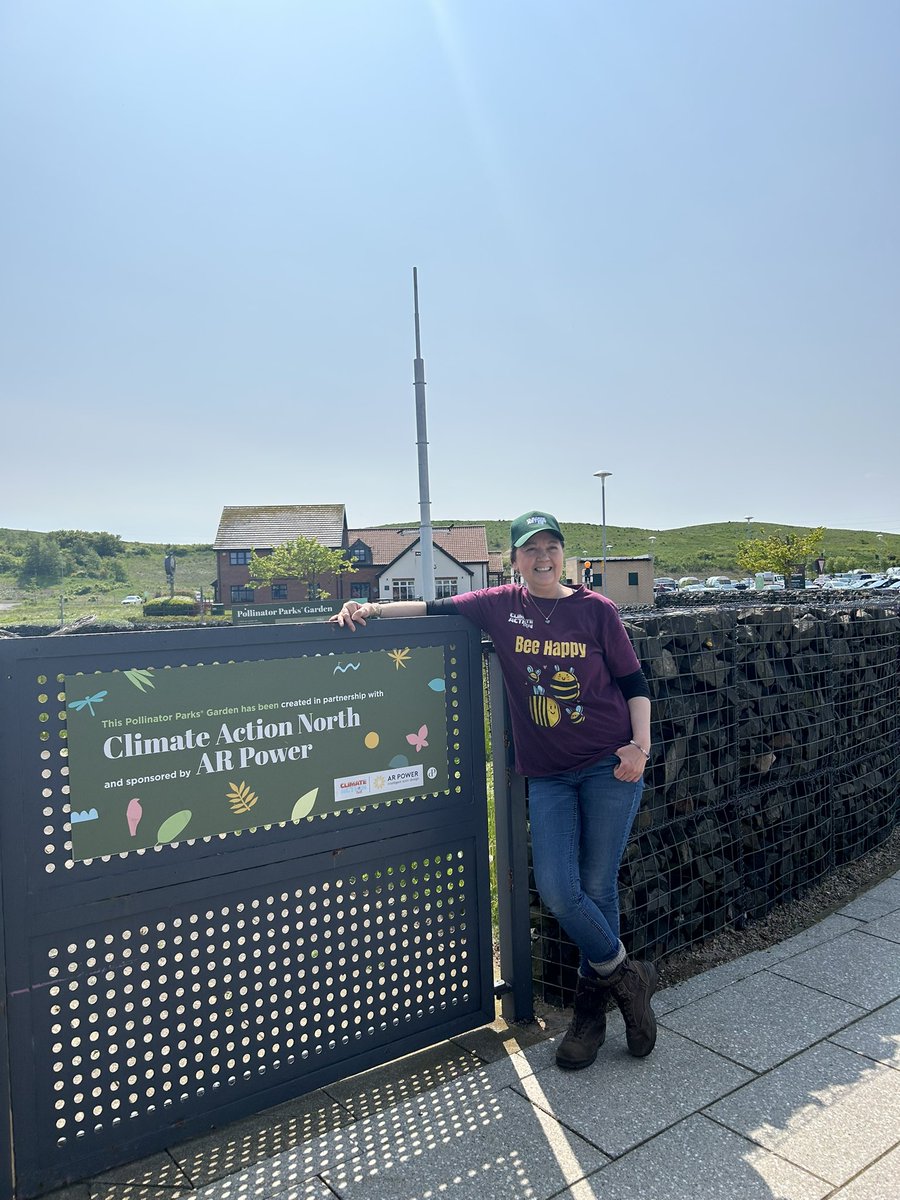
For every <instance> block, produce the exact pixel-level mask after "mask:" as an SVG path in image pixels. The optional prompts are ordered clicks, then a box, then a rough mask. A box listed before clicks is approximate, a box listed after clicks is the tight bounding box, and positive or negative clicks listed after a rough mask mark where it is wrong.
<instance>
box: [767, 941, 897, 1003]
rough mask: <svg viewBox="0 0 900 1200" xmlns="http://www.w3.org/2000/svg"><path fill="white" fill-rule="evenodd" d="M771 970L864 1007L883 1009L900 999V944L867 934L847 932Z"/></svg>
mask: <svg viewBox="0 0 900 1200" xmlns="http://www.w3.org/2000/svg"><path fill="white" fill-rule="evenodd" d="M771 969H772V970H773V971H774V972H776V973H777V974H779V975H784V976H786V977H787V978H788V979H793V980H795V981H796V982H797V983H805V984H806V985H807V986H808V987H814V988H817V989H818V990H819V991H822V992H827V994H828V995H829V996H837V997H838V999H839V1000H848V1001H849V1002H850V1003H851V1004H856V1005H858V1006H859V1007H860V1008H866V1009H874V1008H880V1007H881V1005H882V1004H887V1003H888V1001H890V1000H896V999H897V997H898V996H900V944H898V943H896V942H889V941H886V940H885V939H884V938H879V937H872V936H870V935H869V934H867V933H862V932H853V933H846V934H844V936H843V937H840V938H836V939H835V940H834V941H832V942H826V943H825V944H824V945H822V946H815V947H814V948H813V949H812V950H807V951H805V952H804V953H803V954H798V955H795V957H793V958H789V959H787V960H785V961H784V962H779V963H775V964H774V965H773V966H772V968H771Z"/></svg>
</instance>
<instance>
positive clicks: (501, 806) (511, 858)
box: [488, 647, 534, 1021]
mask: <svg viewBox="0 0 900 1200" xmlns="http://www.w3.org/2000/svg"><path fill="white" fill-rule="evenodd" d="M488 702H489V704H490V710H491V757H492V760H493V764H494V819H495V830H496V838H497V849H496V855H497V918H498V924H499V927H500V930H499V932H500V974H501V977H502V979H503V982H504V985H505V986H504V989H503V991H502V993H501V1009H502V1012H503V1017H504V1019H505V1020H507V1021H531V1020H533V1019H534V995H533V990H532V986H531V920H530V914H529V905H528V838H527V827H526V815H525V780H524V779H523V778H522V777H521V775H517V774H516V773H515V772H514V770H513V759H514V755H513V747H512V736H511V734H510V728H509V708H508V706H507V702H506V690H505V687H504V683H503V676H502V675H501V673H500V663H499V661H498V659H497V655H496V654H495V653H494V651H493V647H491V648H490V652H489V653H488Z"/></svg>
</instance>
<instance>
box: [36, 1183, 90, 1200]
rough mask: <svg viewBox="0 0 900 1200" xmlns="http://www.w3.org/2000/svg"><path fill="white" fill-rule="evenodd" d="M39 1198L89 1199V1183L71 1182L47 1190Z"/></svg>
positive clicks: (52, 1199)
mask: <svg viewBox="0 0 900 1200" xmlns="http://www.w3.org/2000/svg"><path fill="white" fill-rule="evenodd" d="M41 1200H91V1186H90V1184H89V1183H72V1184H69V1186H68V1187H64V1188H58V1189H57V1191H55V1192H47V1193H46V1195H44V1196H42V1197H41Z"/></svg>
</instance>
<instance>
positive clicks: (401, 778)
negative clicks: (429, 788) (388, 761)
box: [334, 764, 425, 802]
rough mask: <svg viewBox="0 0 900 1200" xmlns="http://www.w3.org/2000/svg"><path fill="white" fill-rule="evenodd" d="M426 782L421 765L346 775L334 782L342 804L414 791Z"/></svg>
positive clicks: (337, 796) (336, 793)
mask: <svg viewBox="0 0 900 1200" xmlns="http://www.w3.org/2000/svg"><path fill="white" fill-rule="evenodd" d="M424 780H425V776H424V773H423V770H422V766H421V764H418V765H417V766H412V767H394V768H392V769H391V770H390V771H370V772H369V773H368V774H361V775H344V776H342V777H341V778H340V779H335V781H334V798H335V800H336V801H338V802H340V801H342V800H343V801H349V800H356V799H357V798H358V797H360V796H379V795H381V794H382V793H383V792H405V791H414V790H415V789H416V788H419V787H421V786H422V785H423V784H424Z"/></svg>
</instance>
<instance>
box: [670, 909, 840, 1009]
mask: <svg viewBox="0 0 900 1200" xmlns="http://www.w3.org/2000/svg"><path fill="white" fill-rule="evenodd" d="M860 924H861V923H860V922H859V921H854V920H851V919H850V918H849V917H839V916H837V915H836V914H832V915H831V916H829V917H826V918H825V920H824V921H819V922H818V923H817V924H816V925H812V926H810V928H809V929H804V930H803V931H802V932H801V933H798V934H795V936H794V937H790V938H785V940H784V941H783V942H777V943H776V944H775V945H774V946H768V947H767V948H766V949H765V950H755V951H753V953H752V954H744V955H742V956H741V957H740V958H736V959H734V960H733V961H732V962H728V963H722V964H721V966H718V967H712V968H711V969H710V970H708V971H704V972H703V973H702V975H695V976H694V977H693V978H692V979H687V980H685V982H684V983H679V984H676V985H675V986H674V987H670V988H666V989H665V990H664V991H662V992H660V993H659V994H658V995H657V996H655V997H654V999H653V1009H654V1011H655V1012H656V1014H657V1016H659V1015H661V1014H664V1013H667V1012H672V1011H673V1010H674V1009H676V1008H680V1007H681V1006H682V1005H684V1004H690V1003H692V1002H693V1001H694V1000H699V999H700V997H701V996H708V995H709V994H710V993H711V992H717V991H719V990H720V989H721V988H723V987H727V986H728V985H729V984H731V983H734V982H735V981H736V980H738V979H746V978H747V976H749V975H753V974H754V973H755V972H756V971H765V970H766V969H767V968H769V967H771V966H772V964H773V963H776V962H782V961H783V960H784V959H786V958H791V957H793V956H794V955H795V954H801V953H803V951H804V950H809V949H811V948H812V947H813V946H818V945H821V944H822V943H824V942H830V941H833V940H834V939H835V938H837V937H840V936H841V935H842V934H845V933H850V932H851V931H852V930H854V929H859V928H860ZM663 969H665V968H663Z"/></svg>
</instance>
